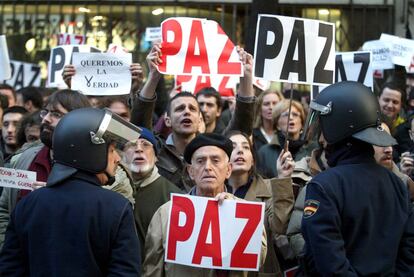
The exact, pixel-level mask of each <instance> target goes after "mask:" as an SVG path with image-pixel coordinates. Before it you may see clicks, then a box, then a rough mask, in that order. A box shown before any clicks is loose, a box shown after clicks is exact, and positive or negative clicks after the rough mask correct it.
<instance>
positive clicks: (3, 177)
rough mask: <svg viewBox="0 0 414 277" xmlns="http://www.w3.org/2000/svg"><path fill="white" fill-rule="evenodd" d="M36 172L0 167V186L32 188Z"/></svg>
mask: <svg viewBox="0 0 414 277" xmlns="http://www.w3.org/2000/svg"><path fill="white" fill-rule="evenodd" d="M35 181H36V172H34V171H27V170H18V169H13V168H6V167H0V186H1V187H6V188H16V189H27V190H34V187H33V182H35Z"/></svg>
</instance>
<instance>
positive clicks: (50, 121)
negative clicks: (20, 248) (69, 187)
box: [0, 90, 90, 248]
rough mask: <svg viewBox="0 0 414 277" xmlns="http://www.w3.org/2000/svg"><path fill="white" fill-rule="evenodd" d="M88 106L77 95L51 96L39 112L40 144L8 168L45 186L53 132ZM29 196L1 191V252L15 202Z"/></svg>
mask: <svg viewBox="0 0 414 277" xmlns="http://www.w3.org/2000/svg"><path fill="white" fill-rule="evenodd" d="M89 106H90V104H89V101H88V98H87V97H86V96H84V95H83V94H80V93H79V92H77V91H73V90H60V91H57V92H55V93H54V94H52V95H51V96H50V97H49V99H48V102H47V104H46V107H45V108H44V109H42V110H41V112H40V116H41V118H42V124H41V126H40V140H41V143H39V144H37V145H34V146H33V147H30V148H28V149H26V150H25V151H23V152H22V153H20V154H19V156H16V157H13V158H12V161H11V164H10V165H11V167H12V168H15V169H22V170H29V171H34V172H36V174H37V182H36V185H37V186H43V185H45V182H46V180H47V178H48V176H49V174H50V171H51V167H52V160H53V149H52V137H53V131H54V128H55V127H56V125H57V124H58V122H59V121H60V120H61V119H62V117H63V116H64V115H65V114H66V113H68V112H70V111H72V110H74V109H79V108H84V107H89ZM29 193H30V190H19V189H15V188H4V190H3V193H2V194H1V197H0V248H1V246H2V245H3V241H4V234H5V232H6V227H7V224H8V222H9V218H10V214H11V213H12V211H13V210H14V208H15V206H16V204H17V202H18V201H19V200H20V199H21V198H22V197H24V196H25V195H27V194H29Z"/></svg>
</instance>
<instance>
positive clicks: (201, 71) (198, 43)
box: [158, 17, 243, 76]
mask: <svg viewBox="0 0 414 277" xmlns="http://www.w3.org/2000/svg"><path fill="white" fill-rule="evenodd" d="M161 35H162V56H161V59H162V63H161V64H160V65H159V66H158V71H159V72H161V73H164V74H171V75H197V76H199V75H214V74H218V75H236V76H241V75H242V74H243V71H242V64H241V62H240V60H239V55H238V54H237V51H236V48H235V46H234V44H233V42H231V40H230V39H229V38H228V37H227V35H226V34H225V33H224V31H223V29H222V28H221V27H220V25H218V24H217V22H215V21H212V20H206V19H199V18H187V17H175V18H168V19H166V20H164V21H163V22H162V23H161Z"/></svg>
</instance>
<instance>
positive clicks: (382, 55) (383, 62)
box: [362, 40, 394, 70]
mask: <svg viewBox="0 0 414 277" xmlns="http://www.w3.org/2000/svg"><path fill="white" fill-rule="evenodd" d="M362 50H364V51H371V52H372V63H371V67H372V69H374V70H376V69H392V68H394V63H393V62H392V58H391V49H390V45H389V43H387V42H384V41H382V40H371V41H367V42H365V43H364V45H363V46H362Z"/></svg>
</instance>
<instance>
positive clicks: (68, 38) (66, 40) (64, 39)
mask: <svg viewBox="0 0 414 277" xmlns="http://www.w3.org/2000/svg"><path fill="white" fill-rule="evenodd" d="M57 38H58V45H74V44H75V45H81V44H86V36H84V35H76V34H59V35H57Z"/></svg>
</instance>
